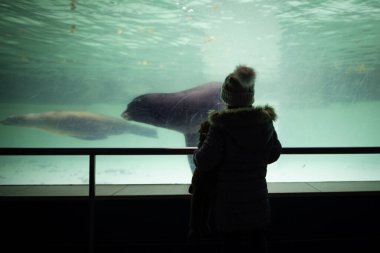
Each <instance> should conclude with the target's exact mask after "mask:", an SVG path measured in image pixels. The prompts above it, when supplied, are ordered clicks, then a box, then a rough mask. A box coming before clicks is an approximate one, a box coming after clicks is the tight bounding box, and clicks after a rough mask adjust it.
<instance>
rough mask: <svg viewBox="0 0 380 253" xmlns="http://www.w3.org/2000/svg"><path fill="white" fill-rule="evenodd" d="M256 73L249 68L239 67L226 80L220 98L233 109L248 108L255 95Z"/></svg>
mask: <svg viewBox="0 0 380 253" xmlns="http://www.w3.org/2000/svg"><path fill="white" fill-rule="evenodd" d="M255 77H256V73H255V71H254V70H253V69H252V68H250V67H247V66H243V65H239V66H237V67H236V69H235V71H234V72H233V73H231V74H229V75H228V76H227V77H226V79H225V80H224V83H223V86H222V90H221V94H220V97H221V99H222V100H223V102H224V103H225V104H226V105H228V106H232V107H248V106H251V105H252V103H253V95H254V93H255V90H254V84H255Z"/></svg>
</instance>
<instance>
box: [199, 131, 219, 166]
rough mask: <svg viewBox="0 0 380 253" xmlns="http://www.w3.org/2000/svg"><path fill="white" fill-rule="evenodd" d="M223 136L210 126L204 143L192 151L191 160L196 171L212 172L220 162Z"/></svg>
mask: <svg viewBox="0 0 380 253" xmlns="http://www.w3.org/2000/svg"><path fill="white" fill-rule="evenodd" d="M222 156H223V136H222V133H221V131H220V130H219V129H217V128H215V127H213V126H211V127H210V129H209V131H208V133H207V136H206V139H205V141H204V142H203V143H202V144H199V146H198V149H196V150H195V151H194V154H193V160H194V163H195V165H196V167H197V169H201V170H203V171H212V170H214V169H215V168H216V167H217V166H218V165H219V164H220V163H221V161H222Z"/></svg>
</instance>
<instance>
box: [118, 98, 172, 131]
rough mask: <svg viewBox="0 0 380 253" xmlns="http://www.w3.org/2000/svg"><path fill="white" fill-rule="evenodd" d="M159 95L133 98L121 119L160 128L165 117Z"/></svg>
mask: <svg viewBox="0 0 380 253" xmlns="http://www.w3.org/2000/svg"><path fill="white" fill-rule="evenodd" d="M162 99H163V98H161V95H160V94H154V93H152V94H144V95H140V96H138V97H136V98H134V99H133V100H132V101H131V102H130V103H129V104H128V105H127V108H126V109H125V111H124V112H123V113H122V114H121V117H122V118H124V119H126V120H132V121H136V122H141V123H146V124H151V125H155V126H162V123H163V122H165V121H166V120H165V115H164V113H163V110H162V104H161V103H162V101H163V100H162Z"/></svg>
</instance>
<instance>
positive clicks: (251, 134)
mask: <svg viewBox="0 0 380 253" xmlns="http://www.w3.org/2000/svg"><path fill="white" fill-rule="evenodd" d="M274 120H276V113H275V112H274V109H273V108H272V107H270V106H265V107H249V108H238V109H226V110H223V111H221V112H211V113H210V114H209V120H208V121H209V123H210V128H209V131H208V133H207V136H206V139H205V141H204V142H203V143H202V144H200V145H199V147H198V149H197V150H196V151H195V152H194V157H193V158H194V162H195V164H196V166H197V170H198V169H199V170H200V171H203V172H206V173H209V172H216V177H217V178H216V197H215V202H214V205H213V206H214V210H215V224H216V227H217V228H218V229H220V230H222V231H227V232H234V231H248V230H252V229H258V228H262V227H265V226H266V225H268V223H269V222H270V208H269V201H268V189H267V182H266V174H267V164H270V163H272V162H275V161H276V160H277V159H278V158H279V156H280V153H281V148H282V147H281V143H280V142H279V140H278V138H277V133H276V131H275V129H274V126H273V121H274Z"/></svg>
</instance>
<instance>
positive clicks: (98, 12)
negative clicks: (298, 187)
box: [0, 0, 380, 185]
mask: <svg viewBox="0 0 380 253" xmlns="http://www.w3.org/2000/svg"><path fill="white" fill-rule="evenodd" d="M0 11H1V13H2V15H1V16H0V37H1V40H0V104H1V106H0V147H3V148H7V147H184V146H186V145H187V143H186V141H185V136H184V134H183V132H179V131H177V130H173V129H169V128H165V127H157V126H155V125H153V124H149V123H142V122H136V121H130V120H128V121H127V120H125V119H123V118H122V117H121V114H122V113H123V112H124V110H125V109H126V107H127V105H128V103H130V102H131V101H133V100H134V99H135V98H136V97H138V96H140V95H143V94H147V93H178V92H181V91H184V90H188V89H191V88H194V87H198V86H199V87H204V86H202V85H203V84H206V83H209V82H218V83H221V82H223V80H224V78H225V77H226V76H227V75H228V74H229V73H230V72H232V71H233V69H234V68H235V66H236V65H238V64H246V65H249V66H252V67H253V68H255V70H256V72H257V75H258V76H257V79H256V84H255V103H254V104H256V105H265V104H270V105H272V106H274V107H275V109H276V111H277V114H278V116H279V118H278V120H277V121H276V122H275V127H276V130H277V132H278V136H279V139H280V141H281V142H282V144H283V146H284V147H357V146H359V147H360V146H380V135H379V134H378V129H380V110H379V109H380V83H379V82H380V43H379V41H380V2H379V1H377V0H372V1H371V0H367V1H360V0H323V1H311V0H310V1H274V0H269V1H264V0H252V1H249V0H241V1H233V0H225V1H211V0H210V1H208V0H198V1H179V0H173V1H172V0H163V1H162V0H161V1H153V0H150V1H127V0H125V1H117V0H112V1H98V0H95V1H94V0H91V1H90V0H87V1H85V0H83V1H82V0H61V1H54V2H52V1H44V0H39V1H38V0H35V1H32V0H28V1H26V0H20V1H3V2H1V3H0ZM217 95H218V94H216V97H217ZM194 99H195V98H194ZM194 101H196V99H195V100H194ZM158 102H159V103H158V104H157V105H155V108H154V109H155V110H156V113H158V114H160V116H163V115H164V116H165V115H166V116H167V115H169V114H170V115H175V114H174V113H173V114H171V113H172V111H168V107H167V105H166V104H167V102H168V100H162V101H158ZM187 106H188V105H187ZM189 107H191V105H190V106H189ZM170 108H171V109H173V110H175V109H183V110H185V109H186V110H187V109H189V108H188V107H186V108H185V107H184V105H183V104H180V103H178V104H175V105H174V106H171V107H170ZM194 108H196V110H198V109H197V104H196V103H195V102H194V107H193V108H190V109H194ZM194 110H195V109H194ZM203 110H205V111H207V110H206V109H203ZM57 112H59V113H57ZM73 113H74V114H75V115H76V116H77V117H73V116H70V117H68V116H67V115H72V114H73ZM178 117H179V116H173V117H172V118H171V123H170V124H174V125H175V124H176V123H178V122H179V120H180V119H179V118H178ZM182 117H185V120H187V122H190V123H193V121H194V122H198V121H199V120H202V119H205V118H204V117H205V115H204V114H202V115H200V114H194V113H193V114H185V113H184V114H183V115H182ZM83 119H84V121H83ZM178 124H179V123H178ZM96 162H97V175H96V179H97V183H99V184H103V183H107V184H119V183H120V184H144V183H145V184H146V183H152V184H156V183H189V182H190V179H191V170H190V167H189V163H188V160H187V157H186V156H144V157H142V156H99V157H98V158H97V161H96ZM379 164H380V155H283V156H282V157H280V159H279V161H278V162H276V163H274V164H272V165H270V166H269V167H268V177H267V179H268V181H270V182H299V181H367V180H380V168H379ZM86 183H88V158H87V157H71V156H68V157H66V156H64V157H59V156H53V157H42V156H38V157H33V156H25V157H11V156H2V157H0V184H1V185H9V184H86Z"/></svg>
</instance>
